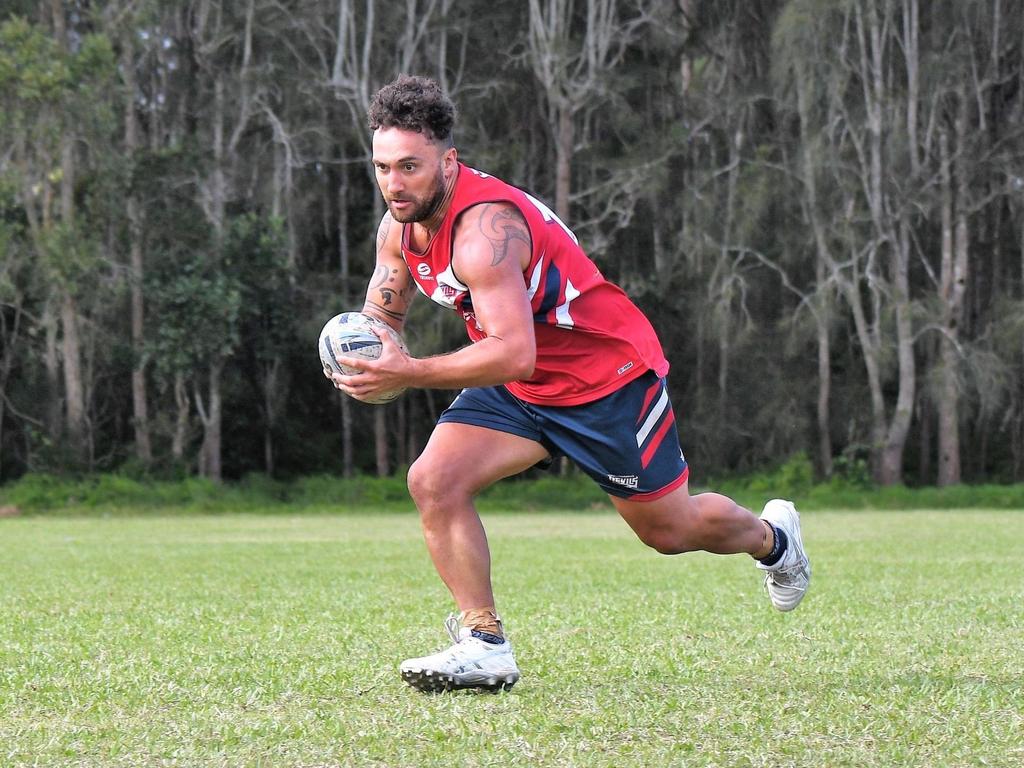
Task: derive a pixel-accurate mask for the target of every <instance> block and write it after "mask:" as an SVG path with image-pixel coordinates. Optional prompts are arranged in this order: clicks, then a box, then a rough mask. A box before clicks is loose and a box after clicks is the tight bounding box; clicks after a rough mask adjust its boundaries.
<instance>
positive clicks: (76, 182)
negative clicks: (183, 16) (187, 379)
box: [0, 3, 114, 464]
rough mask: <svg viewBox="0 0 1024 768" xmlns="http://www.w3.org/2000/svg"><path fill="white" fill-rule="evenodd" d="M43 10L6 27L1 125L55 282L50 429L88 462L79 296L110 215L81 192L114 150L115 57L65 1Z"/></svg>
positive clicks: (50, 283)
mask: <svg viewBox="0 0 1024 768" xmlns="http://www.w3.org/2000/svg"><path fill="white" fill-rule="evenodd" d="M45 10H46V11H48V12H49V13H46V14H44V19H43V22H44V23H42V24H32V23H31V22H29V21H28V20H26V19H24V18H19V17H14V18H11V19H8V20H7V21H5V22H3V24H2V27H0V46H2V49H0V92H2V93H3V96H2V97H0V98H2V99H3V107H4V108H3V117H2V118H0V121H2V123H0V125H2V127H3V132H4V135H5V136H6V137H7V139H8V141H9V147H10V149H9V151H8V152H7V154H6V156H5V159H4V162H3V171H4V174H5V175H6V176H7V177H8V179H9V180H10V182H11V187H12V188H13V189H14V190H15V196H16V198H17V201H18V204H19V206H20V208H21V210H22V212H23V213H24V216H25V221H26V223H27V231H28V234H29V239H30V241H31V243H32V245H33V248H34V250H35V253H36V256H37V259H38V261H37V266H38V268H39V269H40V270H41V275H42V277H43V279H44V283H45V285H46V287H47V294H46V297H45V300H44V305H43V309H42V311H41V313H40V316H39V325H40V326H41V328H40V329H39V330H41V331H42V336H43V338H44V339H45V342H44V351H43V361H44V366H45V370H46V373H47V381H48V388H47V390H48V391H47V395H46V401H47V406H46V408H47V410H48V416H47V418H46V424H47V428H48V431H49V436H50V439H51V440H52V441H53V442H54V443H60V442H62V441H63V440H65V439H66V441H67V445H68V447H69V448H70V453H71V456H72V457H73V460H75V461H77V462H79V463H81V464H87V463H88V462H89V459H90V455H91V440H92V435H91V434H90V428H89V423H88V403H87V392H88V382H87V381H86V380H85V375H86V372H85V371H84V369H83V360H82V345H83V340H82V332H83V329H82V324H83V317H82V311H81V308H80V304H81V300H82V298H83V296H84V294H86V293H88V292H89V290H90V286H91V285H92V280H93V278H94V276H95V272H96V268H97V267H98V265H99V255H100V251H101V245H100V243H99V242H98V239H97V237H98V234H97V229H98V228H99V231H102V222H92V221H89V220H88V217H87V216H85V215H82V212H80V211H79V203H80V200H79V197H78V194H77V192H78V191H79V190H80V189H81V188H82V187H83V185H87V184H88V183H89V182H90V178H89V176H90V174H92V173H95V172H96V169H97V167H98V166H99V165H100V164H102V162H103V158H104V154H105V153H107V152H109V143H108V139H109V128H110V120H111V112H110V100H109V98H108V94H109V91H110V84H111V83H112V80H113V73H114V58H113V50H112V47H111V45H110V42H109V40H107V38H106V37H104V36H103V35H102V34H98V33H95V32H92V31H90V29H89V28H88V27H87V26H84V24H83V25H82V28H80V29H79V28H76V29H74V30H69V29H68V25H67V20H66V19H65V9H64V8H63V6H62V5H61V4H60V3H51V4H50V5H49V6H48V7H47V8H46V9H45ZM72 36H73V37H74V40H75V45H74V48H73V49H72V47H71V44H70V42H69V40H70V38H71V37H72ZM61 371H62V372H63V377H61V375H60V372H61ZM61 384H62V385H63V386H61ZM62 401H63V414H62V413H61V403H62Z"/></svg>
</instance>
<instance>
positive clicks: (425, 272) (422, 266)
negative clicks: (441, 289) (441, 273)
mask: <svg viewBox="0 0 1024 768" xmlns="http://www.w3.org/2000/svg"><path fill="white" fill-rule="evenodd" d="M416 271H417V272H419V275H420V277H430V265H429V264H427V263H426V262H425V261H422V262H420V263H419V264H417V265H416Z"/></svg>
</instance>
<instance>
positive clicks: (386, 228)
mask: <svg viewBox="0 0 1024 768" xmlns="http://www.w3.org/2000/svg"><path fill="white" fill-rule="evenodd" d="M392 221H394V220H393V219H392V218H391V212H390V211H388V212H386V213H385V214H384V216H383V218H381V220H380V226H379V227H377V252H378V253H379V252H380V249H381V248H383V247H384V243H386V242H387V240H388V232H390V231H391V223H392Z"/></svg>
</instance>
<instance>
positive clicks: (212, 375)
mask: <svg viewBox="0 0 1024 768" xmlns="http://www.w3.org/2000/svg"><path fill="white" fill-rule="evenodd" d="M223 370H224V363H223V361H220V360H217V361H215V362H213V363H210V367H209V370H208V372H207V387H208V397H209V401H208V402H207V403H204V402H203V398H202V396H201V395H200V393H199V387H198V386H197V387H196V392H195V400H196V410H198V411H199V418H200V420H201V421H202V423H203V445H202V448H201V449H200V451H199V474H201V475H203V476H204V477H208V478H210V480H212V481H213V482H215V483H220V482H221V480H222V479H223V475H222V471H221V424H222V414H221V392H220V381H221V374H222V372H223ZM207 406H208V407H207Z"/></svg>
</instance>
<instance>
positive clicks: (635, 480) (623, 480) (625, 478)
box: [608, 475, 640, 491]
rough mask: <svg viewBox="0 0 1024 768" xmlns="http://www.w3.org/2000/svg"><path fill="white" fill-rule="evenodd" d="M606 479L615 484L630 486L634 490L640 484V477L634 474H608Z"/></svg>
mask: <svg viewBox="0 0 1024 768" xmlns="http://www.w3.org/2000/svg"><path fill="white" fill-rule="evenodd" d="M608 480H609V481H610V482H613V483H615V484H616V485H621V486H624V487H626V488H632V489H633V490H634V491H635V490H636V489H637V487H639V485H640V478H639V477H637V476H636V475H608Z"/></svg>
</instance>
